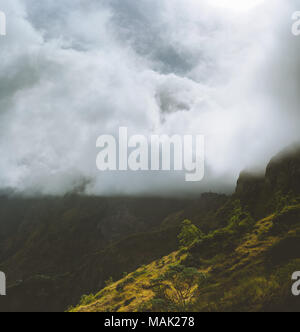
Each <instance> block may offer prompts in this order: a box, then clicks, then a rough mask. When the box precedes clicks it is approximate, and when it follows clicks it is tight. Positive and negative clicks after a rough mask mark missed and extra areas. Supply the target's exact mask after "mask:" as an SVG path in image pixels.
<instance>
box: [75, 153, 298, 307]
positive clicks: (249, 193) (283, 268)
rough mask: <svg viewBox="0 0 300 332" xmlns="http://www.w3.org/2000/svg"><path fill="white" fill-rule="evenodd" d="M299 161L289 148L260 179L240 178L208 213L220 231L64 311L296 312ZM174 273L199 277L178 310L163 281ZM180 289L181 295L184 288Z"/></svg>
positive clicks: (172, 288) (172, 293)
mask: <svg viewBox="0 0 300 332" xmlns="http://www.w3.org/2000/svg"><path fill="white" fill-rule="evenodd" d="M299 156H300V151H299V149H298V148H293V149H289V150H288V151H285V152H284V153H281V154H279V155H278V156H277V157H275V158H274V159H273V160H272V161H271V162H270V163H269V165H268V167H267V170H266V174H265V176H257V175H251V174H246V173H242V174H241V177H240V179H239V181H238V184H237V190H236V192H235V194H234V195H233V196H232V197H231V198H230V199H229V200H228V201H226V203H225V204H224V205H223V206H221V207H220V208H219V209H218V210H217V211H215V214H214V216H215V218H217V217H218V216H222V217H223V218H225V220H223V222H220V223H219V226H221V227H219V228H218V229H215V230H210V231H208V232H206V234H205V235H203V233H202V235H199V236H198V238H197V239H196V240H195V241H193V243H192V244H191V245H189V246H188V247H185V248H184V249H181V250H177V251H174V252H173V253H171V254H169V255H167V256H166V257H164V258H162V259H159V260H156V261H153V262H152V263H151V264H149V265H147V266H144V267H142V268H140V269H138V270H137V271H135V272H134V273H132V274H130V275H128V276H126V277H124V278H123V279H121V280H119V281H118V282H116V283H113V284H111V285H109V286H108V287H106V288H104V289H103V290H102V291H100V292H99V293H97V294H96V295H89V296H84V297H83V298H82V301H81V303H80V304H79V305H78V306H77V307H75V308H73V309H71V311H73V312H95V311H177V310H178V311H182V310H183V309H184V310H187V311H197V312H198V311H200V312H202V311H300V309H299V308H300V298H299V297H294V296H293V295H292V294H291V286H292V282H291V276H292V274H293V273H294V272H295V271H299V270H300V196H299V193H300V186H299V183H300V182H299V179H300V172H299V171H300V158H299ZM180 216H181V217H182V215H180ZM196 224H197V225H198V226H199V225H200V226H201V223H200V224H199V222H196ZM199 234H200V233H199ZM174 269H177V271H179V272H178V273H177V275H180V274H181V273H182V272H180V271H186V272H184V273H186V276H187V278H189V274H188V273H191V272H192V271H194V272H193V273H196V272H195V271H198V273H202V274H204V275H205V282H203V281H202V282H199V281H197V282H195V284H194V285H193V287H192V288H191V293H190V294H189V296H188V298H186V299H185V306H184V307H183V306H182V303H180V302H178V297H177V296H176V287H178V280H177V281H176V283H174V281H173V282H172V279H170V278H169V277H168V275H169V276H170V271H172V270H174ZM179 280H180V278H179ZM180 282H181V283H182V284H181V288H180V289H179V292H183V291H184V287H188V283H187V282H185V281H184V280H181V281H180ZM180 282H179V284H180ZM182 285H184V287H183V286H182Z"/></svg>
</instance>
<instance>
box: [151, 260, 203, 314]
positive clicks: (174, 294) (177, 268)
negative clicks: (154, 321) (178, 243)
mask: <svg viewBox="0 0 300 332" xmlns="http://www.w3.org/2000/svg"><path fill="white" fill-rule="evenodd" d="M205 279H206V275H205V274H203V273H201V272H198V270H197V269H195V268H187V267H185V266H182V265H172V266H170V267H169V269H168V271H167V272H166V273H165V274H163V275H162V276H161V277H160V278H158V279H156V280H155V281H154V282H155V283H156V285H155V287H154V292H155V293H156V296H155V298H154V301H153V302H152V303H153V305H154V304H156V303H160V307H161V306H162V301H163V303H165V306H166V307H167V308H168V309H169V310H176V309H178V310H179V311H186V310H187V309H188V307H189V305H190V304H191V302H192V300H193V298H194V291H195V290H196V289H197V286H198V285H199V284H201V282H202V281H203V280H205ZM158 301H159V302H158ZM155 309H156V310H157V309H159V308H154V310H155Z"/></svg>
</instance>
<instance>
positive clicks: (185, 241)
mask: <svg viewBox="0 0 300 332" xmlns="http://www.w3.org/2000/svg"><path fill="white" fill-rule="evenodd" d="M203 236H204V234H203V233H202V231H201V230H200V229H199V228H198V227H197V226H195V225H193V224H192V222H191V221H190V220H184V221H183V223H182V230H181V232H180V234H179V235H178V239H179V242H180V245H181V246H182V247H189V246H190V245H192V244H193V243H194V242H195V241H197V240H200V239H201V238H202V237H203Z"/></svg>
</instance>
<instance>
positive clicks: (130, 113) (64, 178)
mask: <svg viewBox="0 0 300 332" xmlns="http://www.w3.org/2000/svg"><path fill="white" fill-rule="evenodd" d="M230 1H233V2H234V0H228V2H230ZM219 2H220V1H219ZM223 2H224V1H223ZM297 2H298V1H296V0H295V1H294V0H292V1H286V0H265V1H260V4H259V5H257V6H256V7H255V8H252V9H251V10H247V11H246V10H244V11H242V10H234V9H233V8H229V7H228V6H220V5H218V0H202V1H198V0H185V1H182V0H151V1H150V0H138V1H133V0H122V1H120V0H107V1H96V0H87V1H80V0H61V1H59V2H58V1H56V2H54V1H50V0H44V1H40V2H37V1H34V0H15V1H10V2H8V1H5V0H0V10H2V11H4V12H5V13H6V16H7V36H6V37H5V38H2V37H1V39H0V59H1V61H0V77H1V80H0V151H1V158H0V188H3V189H4V188H15V189H16V190H17V191H19V192H25V193H30V194H52V195H62V194H65V193H67V192H69V191H72V190H79V189H80V190H84V192H85V193H86V194H97V195H114V194H116V195H119V194H130V195H133V194H156V195H157V194H161V195H174V194H189V193H200V192H203V191H208V190H213V191H230V190H232V189H233V188H234V186H235V182H236V180H237V177H238V175H239V173H240V171H241V170H243V169H244V168H249V167H250V168H254V167H255V168H260V169H262V168H263V167H265V165H266V163H267V161H268V160H269V159H270V158H271V157H272V156H273V155H274V154H275V153H277V152H278V151H279V150H281V149H282V148H284V147H285V146H286V145H288V144H290V143H293V142H294V141H298V140H299V138H300V137H299V136H300V131H299V125H300V115H299V109H298V105H300V94H299V91H300V75H299V74H300V38H296V37H295V36H293V35H292V34H291V26H292V21H291V15H292V13H293V12H294V11H295V10H300V6H299V5H298V6H297ZM120 126H126V127H128V129H129V132H131V133H132V134H144V135H151V134H154V133H155V134H168V135H172V134H195V135H196V134H203V135H205V136H206V176H205V180H204V181H203V182H201V183H197V184H191V183H186V182H185V181H184V175H183V174H180V173H151V172H148V173H100V172H99V171H97V169H96V156H97V152H98V151H97V150H96V148H95V146H96V145H95V144H96V140H97V137H98V136H99V135H102V134H114V133H115V134H116V133H117V132H118V129H119V127H120Z"/></svg>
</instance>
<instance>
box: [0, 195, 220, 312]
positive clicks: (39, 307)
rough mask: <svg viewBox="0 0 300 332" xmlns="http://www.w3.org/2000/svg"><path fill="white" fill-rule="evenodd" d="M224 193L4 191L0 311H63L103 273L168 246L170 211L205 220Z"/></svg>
mask: <svg viewBox="0 0 300 332" xmlns="http://www.w3.org/2000/svg"><path fill="white" fill-rule="evenodd" d="M226 199H227V198H226V197H225V196H222V195H220V196H219V195H214V196H212V197H206V196H205V195H204V197H203V198H201V197H200V198H199V199H196V200H189V199H187V200H178V199H162V198H101V197H82V196H78V195H69V196H66V197H64V198H41V199H33V198H32V199H24V198H20V197H19V198H18V197H15V196H7V195H6V196H5V195H4V196H2V197H1V198H0V248H1V250H0V270H1V271H5V273H6V275H7V279H8V286H9V289H8V296H7V297H5V298H1V299H0V311H16V310H17V311H24V310H25V311H63V310H66V308H67V307H68V306H69V305H70V304H76V303H77V302H78V301H79V299H80V297H81V295H82V294H83V293H87V292H95V291H96V290H98V289H99V288H102V287H103V286H104V285H105V281H106V280H107V279H109V278H110V277H112V278H114V279H117V278H120V277H121V276H122V273H123V272H124V271H127V272H131V271H134V270H135V269H136V268H137V267H138V266H140V265H141V264H148V263H149V262H151V261H153V260H154V259H157V258H159V257H161V256H162V255H166V254H168V253H169V252H171V251H173V250H175V249H176V248H177V246H178V243H177V233H178V231H179V225H180V221H181V218H178V221H176V218H171V217H170V216H175V215H181V214H182V213H183V214H184V212H183V211H184V210H185V209H189V210H190V211H191V212H190V213H192V211H194V214H196V215H200V216H201V218H202V219H203V220H204V219H205V218H206V219H205V220H208V219H209V218H210V215H211V214H212V213H213V211H214V210H215V208H216V207H219V206H221V205H222V204H223V203H224V201H226ZM197 202H199V206H198V204H197ZM194 206H197V208H196V209H195V208H194ZM201 218H200V219H201ZM169 220H172V222H169ZM199 222H201V221H200V220H199Z"/></svg>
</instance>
